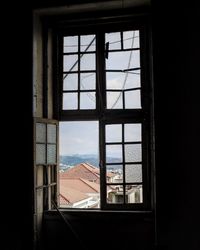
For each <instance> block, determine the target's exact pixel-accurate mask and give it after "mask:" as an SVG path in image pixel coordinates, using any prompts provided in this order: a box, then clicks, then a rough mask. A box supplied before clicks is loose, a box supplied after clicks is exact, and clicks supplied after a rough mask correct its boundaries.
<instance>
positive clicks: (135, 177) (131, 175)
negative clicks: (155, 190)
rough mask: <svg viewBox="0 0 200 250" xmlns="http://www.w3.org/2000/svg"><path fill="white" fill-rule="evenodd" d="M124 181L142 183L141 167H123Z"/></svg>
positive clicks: (138, 165)
mask: <svg viewBox="0 0 200 250" xmlns="http://www.w3.org/2000/svg"><path fill="white" fill-rule="evenodd" d="M125 181H126V182H127V183H128V182H142V165H141V164H132V165H125Z"/></svg>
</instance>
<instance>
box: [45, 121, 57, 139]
mask: <svg viewBox="0 0 200 250" xmlns="http://www.w3.org/2000/svg"><path fill="white" fill-rule="evenodd" d="M47 142H48V143H56V125H54V124H47Z"/></svg>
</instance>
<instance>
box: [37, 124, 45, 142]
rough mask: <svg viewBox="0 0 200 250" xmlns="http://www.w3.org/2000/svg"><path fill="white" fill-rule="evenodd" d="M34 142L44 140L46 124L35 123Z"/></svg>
mask: <svg viewBox="0 0 200 250" xmlns="http://www.w3.org/2000/svg"><path fill="white" fill-rule="evenodd" d="M36 142H46V124H44V123H36Z"/></svg>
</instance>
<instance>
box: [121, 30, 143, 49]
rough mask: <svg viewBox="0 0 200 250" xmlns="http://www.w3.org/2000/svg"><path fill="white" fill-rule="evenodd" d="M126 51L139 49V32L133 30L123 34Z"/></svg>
mask: <svg viewBox="0 0 200 250" xmlns="http://www.w3.org/2000/svg"><path fill="white" fill-rule="evenodd" d="M123 39H124V49H130V48H139V47H140V43H139V42H140V40H139V30H131V31H125V32H123Z"/></svg>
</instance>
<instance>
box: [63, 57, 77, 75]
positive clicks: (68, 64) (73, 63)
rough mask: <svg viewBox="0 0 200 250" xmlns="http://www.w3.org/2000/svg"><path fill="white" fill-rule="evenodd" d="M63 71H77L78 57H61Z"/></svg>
mask: <svg viewBox="0 0 200 250" xmlns="http://www.w3.org/2000/svg"><path fill="white" fill-rule="evenodd" d="M63 70H64V71H69V72H71V71H77V70H78V55H67V56H64V57H63Z"/></svg>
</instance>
